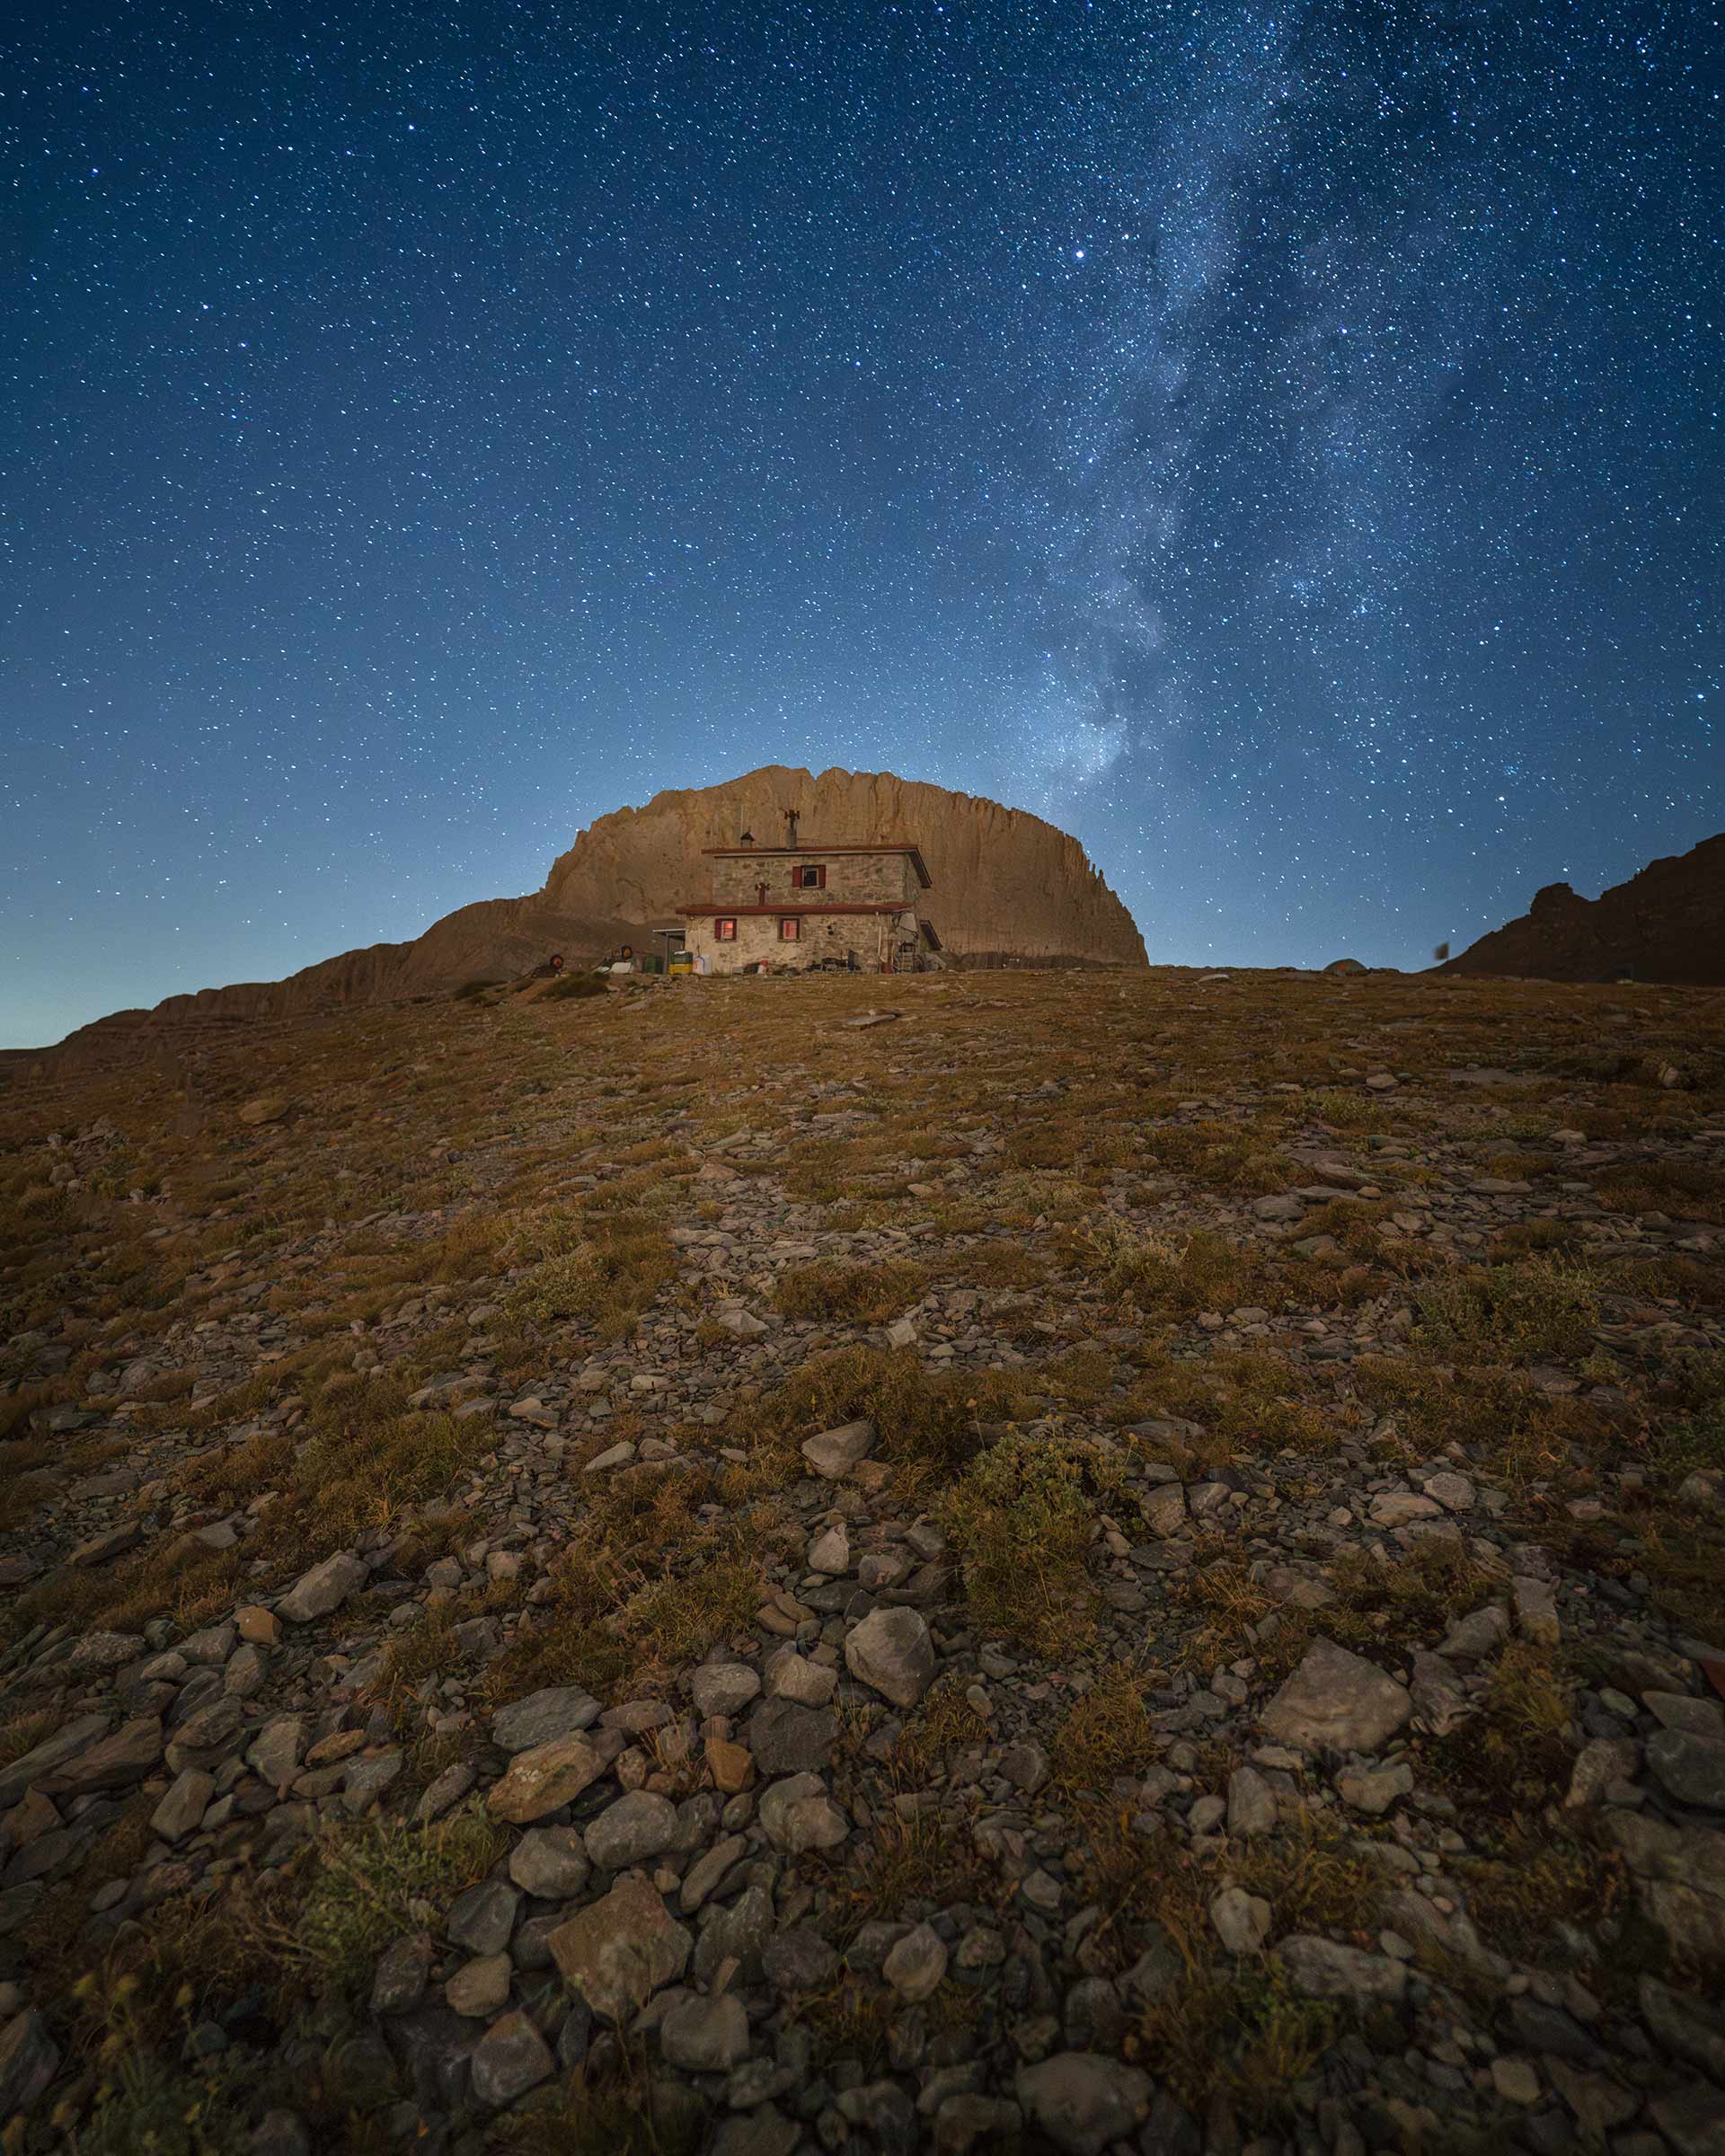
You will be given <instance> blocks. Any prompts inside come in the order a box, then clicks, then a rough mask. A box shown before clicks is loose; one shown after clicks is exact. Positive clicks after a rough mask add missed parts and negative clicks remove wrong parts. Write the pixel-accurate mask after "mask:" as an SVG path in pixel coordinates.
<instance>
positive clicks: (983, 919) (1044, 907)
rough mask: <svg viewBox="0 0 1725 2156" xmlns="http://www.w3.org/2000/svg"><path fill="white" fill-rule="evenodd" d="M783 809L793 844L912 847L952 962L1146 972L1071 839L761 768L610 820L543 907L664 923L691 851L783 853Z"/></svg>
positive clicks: (853, 776)
mask: <svg viewBox="0 0 1725 2156" xmlns="http://www.w3.org/2000/svg"><path fill="white" fill-rule="evenodd" d="M785 808H796V809H797V810H799V811H800V814H801V823H800V826H799V844H801V845H803V846H807V847H817V846H819V845H821V844H828V845H867V844H874V843H878V842H880V841H883V840H888V839H897V840H901V841H903V842H905V843H907V844H913V845H916V846H919V847H920V848H921V849H922V854H923V859H924V862H927V864H928V872H929V874H930V876H931V877H932V878H933V889H932V890H930V891H929V892H927V893H926V894H925V895H924V897H923V898H922V899H921V900H920V901H919V905H920V907H921V910H923V911H924V912H926V914H927V915H928V917H929V919H930V920H931V921H933V923H934V925H935V927H936V928H937V929H938V930H939V931H940V935H941V941H942V943H943V944H944V946H945V948H946V950H948V952H949V953H951V955H952V956H954V957H956V958H958V959H960V960H962V959H972V960H978V959H1029V960H1032V961H1038V962H1041V963H1044V964H1053V965H1092V966H1142V965H1144V964H1145V963H1146V959H1145V951H1144V939H1143V938H1142V937H1141V936H1140V935H1139V933H1138V932H1137V928H1136V927H1135V926H1134V925H1133V921H1132V916H1131V915H1130V914H1128V912H1127V910H1126V908H1125V907H1124V906H1122V905H1121V904H1120V902H1119V899H1118V898H1117V897H1115V896H1114V894H1113V892H1112V891H1110V889H1109V888H1108V886H1107V884H1105V883H1104V882H1103V881H1102V879H1101V876H1100V874H1099V873H1098V872H1097V871H1096V870H1094V869H1093V868H1092V866H1091V865H1090V862H1088V861H1087V860H1086V859H1085V856H1084V848H1083V847H1082V846H1081V845H1080V844H1078V842H1077V840H1076V839H1075V838H1070V837H1068V836H1067V835H1066V833H1065V832H1064V831H1057V830H1056V828H1055V827H1054V826H1053V825H1052V824H1045V823H1044V822H1043V821H1042V819H1041V818H1040V817H1035V816H1029V815H1026V814H1025V812H1024V811H1023V810H1022V808H1002V807H1001V805H1000V803H999V802H998V801H989V800H979V799H977V797H976V796H974V795H972V794H968V793H949V792H948V791H946V789H945V788H944V787H942V786H925V785H923V784H921V783H919V782H917V781H916V780H911V779H899V778H895V777H894V776H893V775H892V773H890V772H866V771H857V772H851V771H823V772H822V773H820V775H819V776H818V777H816V776H815V774H814V773H812V772H808V771H801V770H791V769H788V768H786V767H785V766H784V765H783V764H765V765H764V766H763V767H762V769H760V770H759V771H751V772H748V773H746V774H745V775H744V776H743V777H742V778H740V779H731V780H729V781H727V782H726V783H725V784H724V785H722V786H703V787H693V788H689V789H686V790H682V791H671V792H667V793H659V794H655V795H654V797H653V799H652V800H650V801H649V802H648V804H647V806H646V807H645V808H619V809H618V810H616V812H615V814H614V815H611V816H605V817H600V818H599V820H598V822H597V823H596V824H595V825H594V826H593V827H592V829H591V830H590V831H583V832H582V833H581V835H580V836H579V838H578V839H577V840H576V841H575V844H573V846H571V848H570V850H569V852H568V853H565V854H563V855H562V858H561V859H560V860H559V861H557V862H555V863H554V864H553V868H552V871H551V874H550V876H549V877H548V878H547V879H546V882H545V890H544V897H545V899H546V902H547V903H548V904H549V905H551V906H553V907H555V908H556V909H557V910H558V911H559V912H561V913H566V914H571V915H591V914H602V913H621V914H622V915H624V918H625V919H627V920H630V921H638V922H652V921H670V920H674V919H675V918H676V917H677V907H678V906H680V905H682V904H684V903H685V902H686V901H688V900H691V899H697V898H700V897H704V896H705V895H706V891H707V883H708V873H707V872H708V869H709V866H710V864H709V863H708V862H706V861H705V860H703V857H702V848H703V846H733V845H735V844H737V841H738V839H739V836H740V835H741V834H742V833H743V832H744V831H746V830H747V831H752V832H753V833H754V835H755V836H756V839H757V840H759V841H760V842H761V844H764V845H778V844H782V843H783V836H784V815H783V811H784V810H785Z"/></svg>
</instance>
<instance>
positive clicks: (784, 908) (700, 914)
mask: <svg viewBox="0 0 1725 2156" xmlns="http://www.w3.org/2000/svg"><path fill="white" fill-rule="evenodd" d="M909 911H910V908H909V907H908V906H906V904H905V903H904V901H903V900H902V899H900V898H889V899H886V900H885V901H881V900H879V899H868V900H866V901H865V900H858V899H854V898H836V899H832V900H823V901H822V902H821V903H820V904H819V905H817V906H789V905H780V906H736V905H728V906H719V905H714V904H712V902H711V901H703V903H702V904H701V905H699V906H678V907H677V912H678V913H679V914H686V915H689V916H690V917H691V918H693V919H694V920H700V921H704V920H706V919H708V918H709V917H712V916H717V915H722V916H723V917H724V919H725V920H727V921H730V920H732V919H733V918H735V916H736V915H739V914H781V915H783V914H904V913H908V912H909ZM924 925H926V923H924Z"/></svg>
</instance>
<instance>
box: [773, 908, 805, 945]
mask: <svg viewBox="0 0 1725 2156" xmlns="http://www.w3.org/2000/svg"><path fill="white" fill-rule="evenodd" d="M801 933H802V923H801V921H799V920H798V919H797V916H796V915H794V914H786V915H785V916H784V918H783V920H782V921H781V922H780V923H779V941H780V942H781V943H794V942H795V941H797V939H798V938H799V937H800V936H801Z"/></svg>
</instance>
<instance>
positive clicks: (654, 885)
mask: <svg viewBox="0 0 1725 2156" xmlns="http://www.w3.org/2000/svg"><path fill="white" fill-rule="evenodd" d="M786 806H792V807H795V808H798V809H799V810H800V811H801V818H802V822H801V829H802V835H803V837H804V839H805V841H808V842H810V843H813V842H824V843H827V844H860V843H863V842H867V841H871V840H877V839H884V838H903V839H907V840H909V841H913V842H915V843H916V844H918V845H920V847H921V848H922V852H923V857H924V860H925V861H926V862H927V864H928V867H929V871H930V873H931V875H932V877H933V890H932V892H931V893H930V896H929V914H930V917H931V918H932V919H933V921H934V923H936V925H937V927H938V928H939V931H940V934H941V938H942V944H943V946H944V948H945V950H946V951H947V953H948V955H949V957H950V958H951V959H954V960H956V961H957V962H958V963H960V964H963V963H965V962H966V961H969V962H970V963H973V964H974V963H984V964H990V963H1003V962H1004V963H1012V962H1022V963H1030V964H1040V965H1078V966H1097V965H1101V966H1142V965H1144V964H1145V962H1146V960H1145V950H1144V941H1143V939H1142V937H1141V936H1140V935H1139V934H1138V932H1137V928H1136V927H1135V926H1134V925H1133V922H1132V916H1131V915H1129V914H1128V912H1127V910H1126V908H1125V907H1124V906H1122V905H1121V904H1120V902H1119V899H1118V898H1117V897H1115V896H1114V894H1113V892H1112V891H1111V890H1110V888H1108V886H1107V884H1106V883H1104V882H1103V880H1102V879H1101V875H1100V874H1099V873H1098V871H1097V870H1095V869H1093V868H1092V866H1091V864H1090V862H1089V861H1088V860H1087V859H1086V857H1085V854H1084V848H1083V847H1082V846H1081V845H1080V844H1078V842H1077V840H1076V839H1075V838H1072V837H1070V836H1068V835H1067V834H1066V832H1064V831H1059V830H1057V829H1056V828H1055V826H1053V825H1052V824H1048V823H1044V822H1043V821H1042V819H1041V818H1040V817H1035V816H1030V815H1027V814H1026V813H1025V812H1024V811H1023V810H1022V809H1019V808H1003V807H1002V806H1001V804H1000V803H999V802H997V801H990V800H982V799H979V798H977V797H976V796H974V795H971V794H964V793H952V792H950V791H947V789H946V788H944V787H941V786H928V785H924V784H921V783H919V782H916V781H912V780H907V779H899V778H895V777H894V776H893V775H892V774H891V773H889V772H849V771H839V770H833V771H824V772H822V773H820V774H819V776H818V777H817V776H816V775H815V774H814V773H812V772H809V771H804V770H796V769H790V768H787V767H786V766H784V765H783V764H766V765H764V766H763V767H762V768H761V769H760V770H758V771H752V772H747V773H744V775H743V776H742V777H740V778H737V779H731V780H729V781H727V782H725V783H724V784H722V785H719V786H706V787H689V788H679V789H675V790H672V791H667V792H664V793H659V794H655V795H654V797H653V798H652V800H650V801H649V802H648V803H647V805H646V806H645V808H619V809H616V810H615V811H614V812H613V813H612V814H611V815H609V816H603V817H599V818H598V820H597V822H596V823H595V824H594V825H593V826H591V828H590V829H588V830H586V831H583V832H581V833H580V834H579V836H578V837H577V838H576V841H575V844H573V845H572V846H571V848H570V850H569V852H568V853H564V854H562V855H560V856H559V858H558V860H557V861H556V862H554V863H553V867H552V870H551V874H550V876H549V877H548V878H547V879H546V882H545V886H544V889H543V890H540V891H535V892H534V893H532V894H530V895H529V896H527V897H521V898H491V899H485V900H482V901H481V902H480V903H479V904H477V905H473V906H462V907H461V908H459V909H458V910H457V911H456V912H455V913H453V914H448V915H445V916H444V918H443V919H442V920H440V921H438V922H435V923H433V924H432V925H431V927H429V929H428V930H427V931H426V932H425V933H424V934H423V935H422V936H419V937H417V938H415V939H414V940H413V941H411V942H407V943H373V944H370V945H368V946H367V948H366V949H364V950H349V951H343V952H342V953H341V955H340V956H339V957H336V958H332V959H323V960H322V961H321V962H320V963H319V964H317V965H315V966H308V967H305V968H303V969H302V970H301V971H300V972H298V973H296V974H291V975H289V976H288V978H287V979H286V980H283V981H248V982H242V983H239V984H236V985H233V986H230V987H226V988H205V989H201V990H199V992H198V993H197V994H195V995H175V996H170V997H168V998H167V1000H166V1001H165V1002H164V1003H158V1004H156V1005H155V1007H154V1009H152V1010H147V1011H145V1010H138V1011H119V1012H114V1013H113V1015H112V1016H111V1017H108V1018H102V1019H98V1020H97V1021H95V1022H94V1023H93V1025H89V1026H84V1027H81V1028H80V1029H78V1030H77V1031H76V1032H75V1033H73V1034H70V1035H68V1036H67V1038H66V1040H65V1041H63V1042H62V1043H61V1044H60V1046H59V1047H58V1048H57V1050H55V1051H53V1054H54V1056H55V1057H56V1059H57V1061H59V1062H61V1063H67V1062H70V1063H76V1064H80V1065H82V1064H96V1065H113V1064H115V1063H118V1062H119V1061H123V1060H128V1059H131V1058H134V1057H136V1056H137V1055H138V1054H140V1053H150V1052H153V1051H155V1050H156V1049H157V1048H160V1047H169V1046H178V1045H182V1044H183V1043H185V1042H186V1041H188V1040H190V1039H196V1038H200V1037H201V1038H208V1037H210V1036H212V1035H218V1034H219V1033H221V1032H222V1031H224V1030H225V1029H227V1028H229V1027H231V1026H234V1025H245V1026H253V1027H255V1026H257V1025H259V1024H269V1023H270V1022H279V1021H284V1020H296V1019H300V1018H303V1017H305V1016H307V1015H309V1014H311V1013H312V1012H325V1011H331V1010H335V1009H340V1008H342V1007H345V1006H348V1005H351V1004H354V1003H388V1002H393V1001H397V1000H399V999H401V998H403V997H407V996H413V995H426V994H447V992H448V991H449V990H451V989H453V988H456V987H457V986H459V985H461V984H462V983H463V982H465V981H469V980H473V979H475V978H495V979H500V978H507V977H509V976H513V975H516V974H519V973H521V972H523V971H525V970H526V968H527V967H529V966H531V965H533V964H534V963H535V962H536V961H537V960H538V959H542V958H543V957H544V956H545V954H546V953H547V952H548V951H552V950H561V951H562V952H563V953H564V954H565V955H566V957H567V958H568V959H570V961H571V963H573V964H578V965H579V964H583V963H588V962H591V961H592V960H593V959H597V958H600V957H603V956H604V955H605V953H606V951H608V950H612V949H614V948H615V945H616V944H617V943H619V942H621V941H627V940H629V939H630V938H631V936H633V937H634V940H635V941H640V940H641V938H640V931H641V929H642V928H646V927H650V926H651V925H654V924H656V923H667V924H669V923H675V922H676V920H677V907H678V906H679V905H681V904H683V903H685V902H686V901H687V900H689V899H692V898H696V897H700V896H701V895H702V894H703V891H704V889H705V879H706V870H707V863H706V862H704V860H703V858H702V848H703V846H710V845H718V844H730V843H731V842H733V841H734V840H735V838H736V837H737V835H738V834H739V832H740V831H741V830H743V829H744V828H745V827H747V828H752V829H753V830H754V831H755V832H756V835H758V836H760V837H761V838H762V839H763V840H765V839H768V838H770V837H776V836H777V835H778V834H779V833H780V832H781V831H782V830H783V815H782V811H783V808H785V807H786ZM43 1053H44V1052H43V1051H22V1052H19V1053H13V1054H6V1053H4V1052H0V1073H4V1072H5V1071H7V1070H8V1069H10V1070H11V1071H12V1072H13V1073H14V1074H31V1073H32V1072H34V1071H35V1070H37V1068H38V1067H39V1066H40V1064H41V1060H42V1056H43Z"/></svg>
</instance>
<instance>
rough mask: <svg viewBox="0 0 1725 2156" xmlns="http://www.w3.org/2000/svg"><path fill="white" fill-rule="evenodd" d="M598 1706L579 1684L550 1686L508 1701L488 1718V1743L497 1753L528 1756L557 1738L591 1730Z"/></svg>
mask: <svg viewBox="0 0 1725 2156" xmlns="http://www.w3.org/2000/svg"><path fill="white" fill-rule="evenodd" d="M599 1712H600V1710H599V1702H598V1701H597V1700H596V1699H595V1698H594V1697H593V1695H592V1693H591V1692H583V1691H582V1690H581V1688H580V1686H579V1684H551V1685H547V1686H546V1687H545V1689H544V1691H543V1692H528V1694H527V1695H526V1699H523V1700H511V1701H510V1702H509V1705H508V1706H507V1707H500V1708H499V1709H498V1710H497V1712H496V1714H494V1715H493V1716H492V1718H491V1742H492V1743H493V1744H494V1745H496V1746H497V1748H498V1750H499V1751H500V1752H529V1751H531V1750H532V1749H533V1748H534V1746H535V1745H549V1744H552V1743H553V1742H554V1741H555V1740H556V1739H557V1738H558V1737H560V1736H572V1735H574V1733H575V1732H576V1731H577V1730H579V1729H590V1728H591V1727H592V1726H593V1724H594V1723H595V1722H597V1720H598V1719H599Z"/></svg>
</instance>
